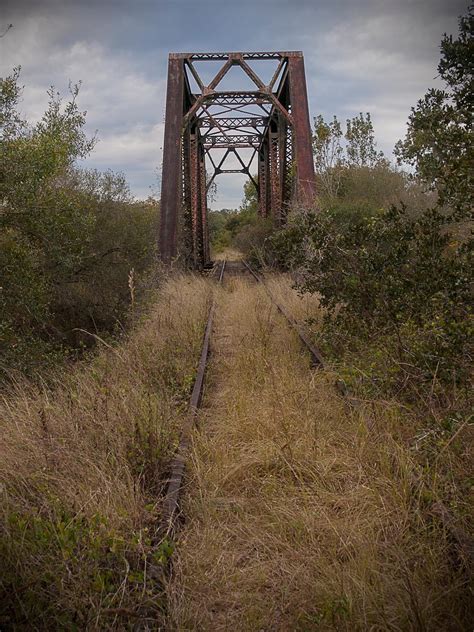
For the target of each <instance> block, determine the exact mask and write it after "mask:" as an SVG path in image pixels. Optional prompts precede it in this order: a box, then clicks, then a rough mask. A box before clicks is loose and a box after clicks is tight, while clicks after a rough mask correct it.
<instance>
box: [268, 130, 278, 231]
mask: <svg viewBox="0 0 474 632" xmlns="http://www.w3.org/2000/svg"><path fill="white" fill-rule="evenodd" d="M269 137H270V183H271V201H272V202H271V214H272V218H273V221H274V222H275V224H276V225H277V226H280V224H281V188H280V174H279V166H280V165H279V156H278V149H279V147H278V141H279V138H278V132H270V133H269Z"/></svg>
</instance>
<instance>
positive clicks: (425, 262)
mask: <svg viewBox="0 0 474 632" xmlns="http://www.w3.org/2000/svg"><path fill="white" fill-rule="evenodd" d="M450 220H451V217H450V216H449V215H447V214H446V213H442V212H441V211H439V210H437V209H430V210H427V211H424V212H421V213H420V214H418V216H413V215H412V214H411V213H408V212H407V209H406V208H405V207H403V206H402V207H400V208H396V207H392V208H391V209H390V210H388V211H379V212H378V213H374V214H372V215H369V214H365V215H364V214H360V215H356V214H355V213H354V214H353V215H352V216H351V218H350V221H347V220H346V218H343V219H342V220H341V216H340V215H339V214H338V213H335V212H333V211H323V212H321V213H320V214H314V213H302V214H300V215H297V216H296V217H294V219H293V221H292V223H291V225H290V226H289V227H288V228H287V229H286V230H284V231H281V232H280V233H277V234H276V235H275V236H274V237H273V238H272V247H273V249H274V253H275V259H276V260H278V259H280V260H281V261H283V262H285V265H286V266H289V267H291V268H292V269H296V270H297V271H298V278H299V282H298V286H299V288H300V289H301V291H302V292H311V293H314V292H317V293H318V294H319V295H320V297H321V304H322V306H323V307H324V308H325V309H326V328H325V341H326V344H327V345H328V350H330V351H332V352H336V353H339V354H341V353H342V354H343V353H345V352H347V350H348V349H351V348H352V349H359V350H360V349H364V348H365V349H367V345H368V344H369V345H374V346H376V344H377V343H376V341H377V338H379V339H380V340H381V341H382V342H381V343H380V344H381V346H382V348H385V349H386V353H385V359H384V362H385V364H383V363H382V364H381V366H380V367H379V368H380V370H381V371H384V370H385V369H386V368H387V364H390V362H392V363H396V365H397V367H398V368H397V371H395V373H394V374H393V375H392V377H391V379H390V380H389V382H390V384H386V386H389V387H390V390H392V391H399V390H400V389H407V388H409V387H410V386H413V385H414V383H413V382H410V381H409V380H408V377H414V376H416V378H417V379H419V380H422V381H423V382H427V381H431V382H433V381H434V380H436V381H438V382H441V383H443V384H444V385H447V384H451V385H453V384H454V385H457V386H466V385H467V381H468V379H469V370H470V366H471V363H472V355H473V349H472V334H473V333H474V331H473V313H472V307H471V288H472V285H471V284H472V280H473V279H472V252H473V248H472V245H473V242H472V239H466V240H464V241H455V240H454V239H453V237H452V234H451V231H450V227H451V224H450ZM389 358H390V359H389ZM415 387H416V385H415Z"/></svg>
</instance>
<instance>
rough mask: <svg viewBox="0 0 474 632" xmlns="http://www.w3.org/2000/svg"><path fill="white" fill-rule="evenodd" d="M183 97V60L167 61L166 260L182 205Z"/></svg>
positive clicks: (163, 223) (163, 201)
mask: <svg viewBox="0 0 474 632" xmlns="http://www.w3.org/2000/svg"><path fill="white" fill-rule="evenodd" d="M183 99H184V62H183V61H182V60H181V59H175V58H171V57H170V59H169V62H168V88H167V92H166V120H165V137H164V145H163V174H162V183H161V204H160V213H161V224H160V242H159V246H160V255H161V258H162V260H163V261H165V262H166V263H168V262H169V261H170V260H171V259H172V258H173V257H175V256H176V249H177V228H178V214H179V211H180V207H181V182H182V180H181V135H182V119H183Z"/></svg>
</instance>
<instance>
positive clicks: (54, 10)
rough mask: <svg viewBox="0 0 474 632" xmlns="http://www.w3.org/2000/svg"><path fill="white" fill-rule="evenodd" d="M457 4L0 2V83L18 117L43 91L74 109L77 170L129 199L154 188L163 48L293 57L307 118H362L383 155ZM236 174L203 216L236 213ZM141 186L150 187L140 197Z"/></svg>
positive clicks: (450, 27)
mask: <svg viewBox="0 0 474 632" xmlns="http://www.w3.org/2000/svg"><path fill="white" fill-rule="evenodd" d="M467 6H468V2H467V1H460V0H201V1H199V0H95V1H93V0H26V1H25V0H0V34H1V33H2V32H3V31H4V29H5V27H6V26H7V25H8V24H9V23H12V24H13V28H12V29H11V30H10V31H9V32H8V33H7V34H6V35H5V36H4V37H2V38H1V39H0V76H6V75H8V74H9V73H10V72H11V70H12V68H13V67H14V66H17V65H21V67H22V75H21V80H22V84H24V85H25V90H24V94H23V101H22V110H23V112H24V113H25V114H26V115H27V116H28V117H29V119H30V120H36V119H37V118H39V117H40V116H41V113H42V111H44V108H45V105H46V90H47V89H48V87H49V86H50V85H53V84H54V86H55V87H56V88H57V89H59V90H60V91H61V92H63V93H64V94H67V88H68V84H69V82H70V81H71V82H73V83H76V82H78V81H82V88H81V92H80V98H79V105H80V107H81V109H85V110H87V112H88V114H87V121H88V122H87V126H88V130H89V131H90V132H91V133H92V132H94V131H95V130H98V138H99V142H98V144H97V146H96V149H95V150H94V152H93V154H92V155H91V157H90V158H89V159H88V160H87V162H86V164H87V166H90V167H96V168H98V169H101V170H105V169H109V168H110V169H113V170H116V171H123V172H124V173H125V174H126V176H127V179H128V181H129V183H130V185H131V188H132V192H133V193H134V194H135V195H136V196H137V197H146V196H147V195H148V194H149V193H150V192H151V190H152V189H154V190H156V189H157V186H158V185H159V177H158V176H157V174H159V172H160V166H161V154H162V151H161V147H162V144H163V124H164V104H165V93H166V65H167V55H168V53H169V52H185V51H232V50H236V51H237V50H252V51H254V50H255V51H258V50H302V51H303V53H304V55H305V64H306V75H307V82H308V93H309V99H310V111H311V115H312V116H316V114H319V113H322V114H323V115H324V116H325V117H330V116H332V114H336V115H337V116H338V117H339V118H340V119H341V120H345V119H346V118H348V117H352V116H354V115H356V114H357V113H358V112H360V111H363V112H367V111H369V112H370V113H371V114H372V119H373V121H374V126H375V131H376V136H377V140H378V145H379V147H380V148H381V149H382V150H383V151H384V152H385V153H386V155H387V156H390V155H391V153H392V150H393V146H394V144H395V142H396V141H397V140H398V139H399V138H400V137H402V136H403V135H404V130H405V125H406V120H407V117H408V114H409V112H410V107H411V106H412V105H414V104H415V103H416V101H417V99H419V98H420V97H421V96H422V95H423V94H424V93H425V92H426V90H427V89H428V88H429V87H431V86H433V85H435V84H436V81H437V80H436V74H437V71H436V67H437V64H438V61H439V44H440V41H441V37H442V35H443V33H444V32H448V33H456V32H457V17H458V16H459V15H460V14H462V13H464V12H465V11H466V9H467ZM243 177H244V176H240V175H237V176H234V175H232V176H231V175H227V176H226V175H222V176H220V178H219V179H218V180H217V184H218V191H219V193H218V198H217V200H216V202H215V203H214V204H213V207H214V208H218V207H221V206H226V207H236V206H238V205H239V203H240V200H241V198H242V185H243ZM150 187H152V189H150Z"/></svg>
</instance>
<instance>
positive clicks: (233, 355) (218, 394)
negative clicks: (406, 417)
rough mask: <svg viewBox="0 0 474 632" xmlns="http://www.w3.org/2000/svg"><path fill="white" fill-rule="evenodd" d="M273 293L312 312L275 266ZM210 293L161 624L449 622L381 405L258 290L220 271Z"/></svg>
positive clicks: (432, 538) (444, 563)
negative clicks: (206, 346)
mask: <svg viewBox="0 0 474 632" xmlns="http://www.w3.org/2000/svg"><path fill="white" fill-rule="evenodd" d="M272 291H273V292H274V293H275V294H276V295H279V296H280V297H284V299H285V301H286V303H287V305H290V306H291V307H292V308H293V313H294V310H298V309H299V310H300V312H301V313H300V314H299V315H300V316H301V315H302V313H303V312H304V310H307V311H311V312H312V314H313V315H314V314H315V313H317V306H316V304H315V302H314V299H313V304H307V303H306V304H305V305H303V304H302V303H301V301H299V300H298V299H297V297H296V295H295V294H294V293H292V291H291V289H290V284H289V282H288V281H286V280H285V279H283V278H282V279H280V280H278V279H276V280H274V281H272ZM217 296H218V299H217V310H216V318H215V328H214V333H213V338H212V359H211V364H210V367H209V371H208V377H207V388H206V394H205V398H204V406H203V409H202V412H201V414H200V424H199V425H200V428H199V429H198V430H197V431H196V432H195V434H194V438H193V450H192V460H191V463H190V464H189V468H188V485H187V489H186V493H185V497H184V502H183V505H184V506H183V509H184V513H185V516H186V524H185V526H184V527H183V529H182V531H181V533H180V536H179V539H178V542H177V548H176V552H175V555H174V558H173V573H172V578H171V582H170V585H169V587H168V602H169V623H168V625H169V629H170V630H205V631H211V630H212V631H220V630H231V631H240V630H242V631H247V630H249V631H260V630H265V631H267V630H268V631H270V630H271V631H273V630H281V631H287V630H302V631H303V630H367V629H374V630H385V629H392V630H428V629H455V627H454V624H455V623H456V621H455V620H451V619H450V617H451V614H450V613H451V612H455V611H456V610H457V611H458V612H459V608H460V606H459V604H457V602H456V591H455V588H456V586H455V584H453V581H455V580H454V579H453V578H452V577H451V576H450V572H451V571H450V569H449V560H448V559H447V545H446V537H445V535H443V533H441V532H439V533H436V532H434V530H433V529H428V528H427V525H426V523H425V520H424V518H423V516H422V515H421V513H420V512H419V511H417V509H416V507H415V505H414V502H415V499H416V494H417V493H418V492H417V490H413V488H412V485H411V483H410V481H412V480H413V476H414V469H415V465H414V463H413V462H412V460H411V455H410V452H409V451H408V450H407V449H405V448H404V447H403V442H402V440H401V435H402V434H403V428H401V427H400V426H401V424H402V422H401V419H400V417H399V413H398V411H397V410H396V408H394V407H390V406H387V407H386V408H383V409H378V410H377V411H376V412H373V411H372V412H369V410H363V409H360V410H358V411H354V410H351V409H350V408H348V406H347V404H346V403H345V402H344V401H343V400H342V399H341V398H340V397H339V396H338V395H337V393H336V391H335V389H334V388H333V383H334V376H333V375H331V373H330V371H324V372H323V371H318V370H311V369H310V366H309V365H310V362H309V358H308V356H307V355H306V353H305V351H304V350H303V349H302V348H301V345H300V342H299V340H298V337H297V335H296V334H295V333H294V331H292V330H291V329H290V328H289V326H288V324H287V323H286V321H285V319H284V318H283V317H282V316H281V315H280V314H278V313H277V311H276V308H275V307H274V306H272V304H271V303H270V301H269V299H268V297H267V296H266V295H265V292H264V290H263V288H262V287H260V286H257V285H256V284H254V283H252V282H251V281H249V280H246V279H239V278H229V279H228V281H227V282H226V284H225V286H224V288H223V289H222V290H219V291H218V292H217ZM368 426H370V427H371V428H372V429H373V430H372V432H370V433H369V432H368V430H367V428H368ZM446 586H451V588H450V590H445V587H446ZM441 596H443V599H440V597H441ZM453 616H454V618H455V617H456V615H455V614H454V615H453ZM435 626H438V628H436V627H435Z"/></svg>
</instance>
